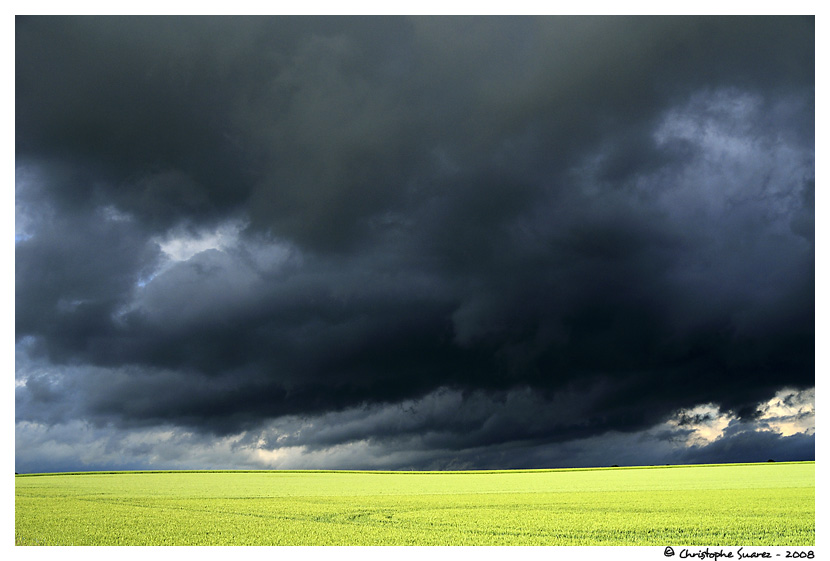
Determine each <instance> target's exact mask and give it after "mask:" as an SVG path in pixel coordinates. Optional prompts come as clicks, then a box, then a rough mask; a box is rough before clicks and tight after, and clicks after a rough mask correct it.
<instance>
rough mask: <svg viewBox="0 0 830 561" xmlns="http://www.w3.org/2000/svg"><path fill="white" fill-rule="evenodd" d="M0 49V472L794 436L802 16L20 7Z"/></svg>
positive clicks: (552, 454) (803, 382) (705, 454)
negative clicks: (2, 312)
mask: <svg viewBox="0 0 830 561" xmlns="http://www.w3.org/2000/svg"><path fill="white" fill-rule="evenodd" d="M15 52H16V55H15V56H16V81H15V84H16V85H15V87H16V185H15V216H16V225H15V226H16V228H15V285H16V289H15V306H16V311H15V314H16V315H15V328H16V339H15V340H16V419H17V456H16V457H17V461H18V464H19V467H20V466H26V468H25V469H27V470H38V469H40V468H43V469H46V467H47V466H48V467H49V469H61V466H70V465H71V466H82V465H84V466H92V467H95V466H115V465H124V466H127V465H130V466H132V465H136V466H139V465H140V466H158V467H164V466H178V467H189V466H194V467H195V466H199V467H211V466H216V467H221V466H220V464H222V463H223V462H225V463H227V464H228V465H233V466H271V467H291V466H302V467H319V466H327V467H385V468H395V467H404V468H406V467H419V468H424V467H437V468H440V469H444V468H448V467H458V466H468V467H499V466H506V467H507V466H509V467H545V466H551V465H557V466H567V465H588V464H591V463H592V462H600V463H603V462H604V463H617V464H622V463H625V462H629V461H630V462H635V461H636V460H635V459H634V455H633V453H632V454H628V453H625V450H626V447H629V448H631V450H637V454H640V457H642V458H644V460H643V461H644V462H646V463H668V462H669V461H675V460H676V461H710V460H712V461H714V460H717V459H718V458H721V459H722V460H724V461H725V460H735V461H738V460H741V459H742V458H746V459H749V458H750V457H752V458H754V457H755V456H754V454H755V452H753V451H752V450H756V451H757V450H772V451H778V453H777V454H772V452H770V453H769V454H768V455H777V456H779V457H781V458H784V457H790V458H793V459H811V458H812V456H813V455H814V445H813V444H811V443H812V442H813V439H814V432H813V431H814V428H812V427H814V424H811V423H812V416H811V414H808V412H809V408H808V406H807V405H805V404H808V403H812V402H813V398H812V397H811V396H812V394H810V393H809V392H810V390H811V389H812V388H814V385H815V364H814V352H815V343H814V339H815V329H814V323H815V309H814V308H815V298H814V293H815V280H814V277H815V239H814V237H815V234H814V223H815V163H814V118H815V117H814V115H815V96H814V87H815V78H814V67H815V53H814V20H813V18H798V17H760V18H756V17H736V18H727V17H712V18H710V17H702V18H686V17H659V18H639V17H634V18H594V17H585V18H571V17H567V18H552V17H539V18H525V17H517V18H514V17H507V18H486V17H485V18H479V17H471V18H424V17H418V18H298V17H253V18H241V17H234V18H212V17H211V18H202V17H198V18H188V17H184V18H176V17H112V18H111V17H78V18H74V17H72V18H68V17H54V18H53V17H20V18H17V20H16V51H15ZM784 390H786V391H788V392H791V393H788V394H787V395H788V396H790V397H786V396H785V397H780V396H781V395H782V394H781V393H780V392H782V391H784ZM776 396H779V397H776ZM774 398H776V399H779V401H780V402H781V405H771V403H772V402H771V401H770V400H771V399H774ZM788 400H789V401H788ZM793 400H795V401H793ZM788 407H789V409H788ZM793 408H795V409H793ZM797 411H800V412H801V413H797ZM799 415H801V416H800V417H799ZM80 426H83V427H86V428H85V429H83V431H82V432H81V433H79V434H82V435H83V436H79V437H77V438H76V437H72V436H71V433H72V431H73V430H75V429H76V428H77V427H80ZM660 427H662V428H660ZM661 430H662V431H664V433H665V434H667V435H671V438H670V439H668V440H663V439H661V437H658V433H659V434H663V433H660V431H661ZM47 434H50V435H59V436H54V438H53V437H52V436H46V435H47ZM164 435H167V436H164ZM679 435H680V436H679ZM682 435H685V436H682ZM681 436H682V438H681ZM677 438H681V440H682V442H683V443H682V445H679V446H680V447H676V446H675V445H674V444H668V443H669V442H674V441H675V440H677ZM684 438H685V440H683V439H684ZM50 439H51V440H50ZM156 439H158V441H156ZM635 442H636V443H638V444H637V445H636V446H635V445H634V444H633V443H635ZM70 443H75V444H78V446H77V447H74V444H70ZM171 443H175V446H174V445H172V444H171ZM673 446H674V447H673ZM811 446H813V447H812V448H811ZM58 448H59V449H60V450H63V451H65V454H64V453H63V452H61V453H57V452H56V453H55V456H54V458H63V459H61V460H60V461H57V460H55V461H52V460H48V454H47V451H48V450H49V449H54V450H56V451H57V450H58ZM174 448H175V449H178V450H180V451H181V452H179V453H173V452H171V450H172V449H174ZM72 449H78V450H80V449H88V450H91V451H94V452H89V453H88V454H87V453H86V452H85V453H84V454H86V455H83V456H82V455H80V453H77V454H74V455H73V453H72V452H70V450H72ZM607 449H612V450H616V451H617V452H616V454H617V456H618V457H621V458H622V457H625V458H630V460H629V459H621V460H619V461H608V462H606V461H605V459H604V456H603V455H602V451H603V450H607ZM127 450H134V451H136V452H135V453H133V452H129V453H128V452H127ZM138 450H145V451H146V454H145V455H142V453H139V452H138ZM118 451H121V452H123V453H124V455H123V457H122V459H118V457H117V454H116V452H118ZM62 454H63V455H62ZM177 454H178V455H177ZM761 455H764V454H761ZM96 458H97V459H96ZM645 459H648V461H646V460H645ZM663 459H665V460H666V461H665V462H664V461H662V460H663ZM763 459H764V460H765V459H767V458H763ZM762 461H763V460H762ZM597 465H599V464H597ZM21 469H22V468H21ZM72 469H75V468H72Z"/></svg>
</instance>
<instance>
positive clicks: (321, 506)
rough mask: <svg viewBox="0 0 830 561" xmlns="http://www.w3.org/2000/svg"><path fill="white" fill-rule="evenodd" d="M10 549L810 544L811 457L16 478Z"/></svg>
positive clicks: (812, 506) (812, 531)
mask: <svg viewBox="0 0 830 561" xmlns="http://www.w3.org/2000/svg"><path fill="white" fill-rule="evenodd" d="M15 544H17V545H722V546H728V545H785V546H810V545H815V462H794V463H767V464H729V465H712V466H671V467H668V466H667V467H647V468H646V467H643V468H604V469H574V470H528V471H481V472H343V471H251V472H245V471H226V472H215V471H214V472H116V473H84V474H51V475H19V476H16V477H15Z"/></svg>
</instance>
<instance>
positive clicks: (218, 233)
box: [156, 220, 247, 261]
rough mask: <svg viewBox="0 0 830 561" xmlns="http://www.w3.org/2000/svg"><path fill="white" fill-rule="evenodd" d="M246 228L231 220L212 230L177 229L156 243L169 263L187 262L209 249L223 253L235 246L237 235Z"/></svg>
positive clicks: (245, 224) (244, 223)
mask: <svg viewBox="0 0 830 561" xmlns="http://www.w3.org/2000/svg"><path fill="white" fill-rule="evenodd" d="M246 226H247V223H246V222H243V221H240V220H231V221H229V222H225V223H223V224H220V225H219V226H217V227H216V229H214V230H202V231H199V232H189V231H186V230H184V229H181V228H179V229H176V230H173V231H170V232H168V233H167V234H165V235H164V236H162V237H160V238H157V239H156V242H157V243H158V244H159V247H160V248H161V251H162V252H163V253H164V254H165V256H167V258H168V259H170V260H171V261H187V260H188V259H190V258H191V257H193V256H194V255H196V254H197V253H201V252H203V251H207V250H209V249H218V250H220V251H223V250H225V249H227V248H230V247H233V246H235V245H237V244H238V243H239V234H240V232H241V231H242V230H244V229H245V227H246Z"/></svg>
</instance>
